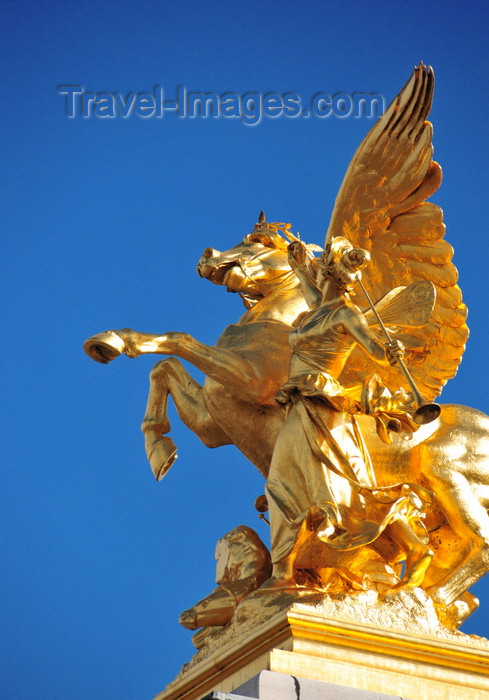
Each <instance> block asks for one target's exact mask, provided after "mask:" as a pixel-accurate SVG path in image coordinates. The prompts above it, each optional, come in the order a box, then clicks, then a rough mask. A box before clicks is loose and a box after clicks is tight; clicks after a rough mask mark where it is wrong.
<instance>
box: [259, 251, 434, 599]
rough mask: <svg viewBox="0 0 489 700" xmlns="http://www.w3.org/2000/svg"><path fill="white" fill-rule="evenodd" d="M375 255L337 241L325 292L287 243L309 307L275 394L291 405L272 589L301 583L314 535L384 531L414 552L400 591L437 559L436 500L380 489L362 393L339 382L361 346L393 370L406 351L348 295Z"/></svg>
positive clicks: (331, 538) (273, 482) (272, 500)
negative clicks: (429, 515) (426, 515)
mask: <svg viewBox="0 0 489 700" xmlns="http://www.w3.org/2000/svg"><path fill="white" fill-rule="evenodd" d="M369 258H370V256H369V254H368V252H367V251H365V250H363V249H358V248H353V246H352V245H351V244H350V243H349V241H347V240H346V239H344V238H335V239H333V241H332V243H331V244H330V246H329V250H327V251H325V253H324V254H323V256H322V257H321V259H320V266H321V272H322V278H323V279H322V292H321V291H319V289H318V288H317V287H316V286H315V285H314V283H313V282H312V280H311V278H310V277H309V275H308V273H307V264H306V261H307V254H306V248H305V246H304V244H303V243H301V242H300V241H294V242H293V243H291V244H290V246H289V259H290V263H291V265H292V267H293V269H294V271H295V273H296V275H297V276H298V277H299V279H300V280H301V283H302V286H303V290H304V294H305V297H306V300H307V302H308V305H309V307H310V308H311V310H310V311H309V312H308V313H307V314H306V315H305V317H304V318H303V319H302V322H301V324H300V326H299V327H298V328H297V329H296V330H295V331H293V332H292V333H291V334H290V343H291V345H292V359H291V364H290V371H289V379H288V381H287V382H286V384H284V385H283V386H282V388H281V389H280V391H279V393H278V395H277V400H278V401H279V402H281V403H284V404H286V406H287V418H286V420H285V423H284V425H283V428H282V430H281V432H280V435H279V438H278V441H277V443H276V447H275V450H274V454H273V458H272V463H271V468H270V473H269V477H268V481H267V486H266V490H267V498H268V504H269V511H270V525H271V542H272V562H273V576H272V579H271V582H270V583H271V585H282V584H284V583H286V584H287V583H294V560H295V558H296V556H297V554H298V551H299V549H300V547H301V545H302V544H304V543H305V542H306V541H307V540H308V538H310V537H311V536H316V537H317V538H319V540H321V541H322V542H324V543H325V544H326V545H327V546H328V547H329V548H331V549H335V550H343V551H347V550H352V549H355V548H358V547H363V546H366V545H368V544H370V543H372V542H374V541H375V540H376V539H377V538H378V537H379V535H380V534H381V533H382V532H385V533H386V534H387V535H388V536H389V537H390V539H391V540H393V541H394V542H395V543H396V544H397V545H398V547H400V548H401V549H402V550H403V552H404V553H405V555H406V566H405V573H404V576H403V577H402V579H401V581H400V582H399V583H398V584H397V586H398V587H401V586H412V587H414V586H418V585H420V584H421V582H422V580H423V578H424V575H425V572H426V569H427V568H428V566H429V564H430V562H431V559H432V556H433V553H432V552H431V550H429V549H428V548H427V547H426V546H425V544H424V543H423V541H422V540H424V539H425V536H426V539H427V533H426V530H425V529H424V525H423V523H422V518H423V510H424V509H426V507H427V505H428V504H429V501H430V498H431V495H432V494H431V493H430V492H428V491H426V489H423V488H422V487H420V486H417V485H415V484H396V485H393V486H389V487H377V485H376V483H375V473H374V470H373V468H372V464H371V463H370V459H369V455H368V452H367V449H366V447H365V444H364V442H363V439H362V436H361V434H360V431H359V429H358V426H357V424H356V422H355V418H354V414H355V413H359V412H361V411H362V410H363V411H365V410H366V407H365V404H363V406H362V387H358V388H354V389H346V388H344V387H342V386H341V385H340V384H339V382H338V377H339V376H340V374H341V372H342V370H343V368H344V366H345V363H346V362H347V361H348V357H349V355H350V354H351V352H352V350H353V349H354V347H355V346H356V345H357V344H358V345H360V346H361V348H362V349H363V350H364V351H365V352H366V353H367V354H368V355H369V356H370V357H371V358H373V359H374V360H376V361H377V362H378V363H380V364H387V363H390V364H394V363H395V361H396V358H397V357H402V356H403V355H404V348H403V346H402V344H401V343H400V342H398V341H392V342H391V343H388V344H386V345H384V344H382V343H381V342H380V341H379V340H378V339H377V338H376V337H375V335H374V334H373V333H372V332H371V331H370V328H369V326H368V324H367V321H366V320H365V317H364V315H363V313H362V312H361V311H360V309H359V308H358V307H357V306H355V304H353V303H352V301H351V300H350V298H349V292H350V291H351V290H352V288H353V286H354V284H355V282H356V281H357V279H358V276H359V275H360V274H361V273H360V270H361V269H362V268H363V267H365V265H367V263H368V261H369ZM366 394H367V392H364V397H365V395H366ZM363 401H365V398H364V399H363ZM369 412H370V411H369ZM324 566H327V564H324Z"/></svg>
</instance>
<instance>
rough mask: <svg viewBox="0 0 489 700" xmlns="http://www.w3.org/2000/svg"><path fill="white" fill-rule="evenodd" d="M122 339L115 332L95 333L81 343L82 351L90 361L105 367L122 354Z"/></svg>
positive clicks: (123, 346)
mask: <svg viewBox="0 0 489 700" xmlns="http://www.w3.org/2000/svg"><path fill="white" fill-rule="evenodd" d="M124 348H125V342H124V338H123V337H122V336H121V335H119V333H116V332H115V331H105V332H104V333H97V335H92V337H91V338H89V339H88V340H86V341H85V342H84V343H83V349H84V350H85V352H86V353H87V355H88V356H89V357H91V358H92V360H95V362H101V363H102V364H104V365H106V364H108V363H109V362H111V361H112V360H114V359H115V358H116V357H119V355H120V354H121V353H122V352H124Z"/></svg>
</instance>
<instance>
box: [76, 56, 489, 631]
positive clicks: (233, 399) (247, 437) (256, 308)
mask: <svg viewBox="0 0 489 700" xmlns="http://www.w3.org/2000/svg"><path fill="white" fill-rule="evenodd" d="M432 95H433V73H432V71H431V69H428V68H426V67H425V66H423V65H422V64H420V66H418V67H417V68H415V70H414V72H413V75H412V76H411V78H410V80H409V81H408V83H407V84H406V86H405V87H404V88H403V90H402V91H401V92H400V93H399V95H398V96H397V97H396V99H395V100H394V101H393V102H392V104H391V105H390V106H389V108H388V109H387V110H386V112H385V114H384V115H383V116H382V117H381V118H380V119H379V120H378V121H377V122H376V124H375V125H374V126H373V128H372V129H371V130H370V132H369V133H368V134H367V136H366V138H365V139H364V141H363V142H362V144H361V145H360V147H359V149H358V150H357V152H356V154H355V156H354V157H353V160H352V162H351V164H350V166H349V168H348V170H347V173H346V175H345V178H344V181H343V184H342V186H341V188H340V191H339V193H338V196H337V199H336V203H335V207H334V211H333V214H332V218H331V222H330V225H329V228H328V232H327V235H326V240H325V244H324V247H320V246H318V245H314V244H310V245H306V244H304V243H303V242H301V241H300V240H299V239H298V237H296V236H295V235H294V234H293V233H292V231H291V227H290V225H288V224H281V223H268V222H267V221H266V220H265V216H264V215H263V213H262V214H261V215H260V218H259V220H258V222H257V224H256V225H255V226H254V228H253V230H252V231H251V233H249V234H247V235H246V236H245V237H244V238H243V239H242V240H241V241H240V242H239V243H238V244H237V245H236V246H234V247H233V248H231V249H230V250H228V251H225V252H220V251H217V250H214V249H213V248H206V249H205V250H204V252H203V254H202V256H201V258H200V260H199V262H198V265H197V271H198V273H199V275H200V276H201V277H204V278H205V279H208V280H210V281H211V282H213V283H214V284H218V285H223V286H225V287H227V288H228V289H230V290H232V291H235V292H238V293H239V294H240V296H241V297H242V299H243V302H244V305H245V307H246V311H245V313H244V315H243V316H242V317H241V318H240V319H239V320H238V322H237V323H236V324H233V325H231V326H229V327H228V328H226V329H225V330H224V331H223V333H222V335H221V336H220V338H219V339H218V341H217V343H216V345H215V346H214V347H211V346H207V345H204V344H202V343H200V342H199V341H197V340H196V339H194V338H193V337H191V336H190V335H188V334H186V333H181V332H168V333H163V334H160V335H158V334H148V333H140V332H137V331H134V330H131V329H122V330H111V331H106V332H103V333H99V334H97V335H95V336H93V337H92V338H90V339H88V340H87V341H86V343H85V350H86V352H87V353H88V354H89V355H90V357H92V358H93V359H94V360H97V361H99V362H104V363H107V362H109V361H112V360H113V359H114V358H116V357H117V356H119V355H120V354H126V355H127V356H128V357H131V358H133V357H137V356H139V355H141V354H146V353H154V354H159V355H168V356H170V357H168V358H167V359H163V360H161V361H160V362H158V363H157V364H156V365H155V367H154V368H153V370H152V372H151V376H150V391H149V397H148V404H147V409H146V414H145V416H144V420H143V424H142V431H143V434H144V439H145V449H146V453H147V456H148V460H149V462H150V464H151V468H152V470H153V473H154V475H155V477H156V479H158V480H160V479H162V478H163V476H164V475H165V473H166V471H167V470H168V469H169V467H170V466H171V465H172V463H173V462H174V460H175V458H176V454H177V448H176V446H175V445H174V443H173V441H172V439H171V437H170V436H169V432H170V425H169V421H168V417H167V412H166V406H167V400H168V397H169V396H171V397H172V399H173V400H174V402H175V405H176V408H177V412H178V415H179V416H180V418H181V419H182V421H183V422H184V423H185V424H186V425H187V427H188V428H189V429H190V430H192V431H193V432H194V433H195V434H196V435H197V436H198V437H199V438H200V439H201V440H202V442H203V443H204V444H205V445H207V446H208V447H219V446H221V445H227V444H233V445H235V446H236V447H238V449H239V450H241V452H242V453H243V454H244V455H245V456H246V457H247V458H248V459H249V460H250V461H251V462H252V463H253V464H254V465H255V466H256V467H257V468H258V469H259V471H260V472H261V474H263V476H264V477H265V479H268V481H267V493H268V507H269V516H270V519H271V534H272V548H271V549H272V551H271V555H272V561H273V562H274V572H273V577H272V579H271V580H270V581H267V582H265V583H264V584H263V585H261V584H260V585H261V588H259V589H258V591H257V592H255V593H253V595H260V591H262V593H261V595H266V592H267V590H274V589H275V588H276V585H277V582H281V583H282V584H283V585H287V586H289V587H292V589H293V588H294V587H296V588H297V590H299V589H316V590H320V591H323V592H324V594H325V595H328V594H332V593H334V592H335V591H342V592H346V593H348V591H354V590H358V589H362V588H365V587H369V586H371V587H374V588H377V589H378V590H380V591H381V593H382V595H388V594H389V593H392V592H394V591H396V590H398V589H399V588H400V587H405V586H407V587H416V586H419V587H421V588H423V589H424V590H425V591H426V592H427V593H428V595H429V596H430V597H431V599H432V600H433V601H434V603H435V604H436V606H437V610H438V613H439V615H440V619H442V620H443V622H444V624H446V625H447V626H448V627H452V628H455V627H457V626H458V625H459V624H461V622H462V621H463V620H464V619H465V618H466V617H467V615H469V614H470V613H471V612H472V611H473V610H474V609H475V608H476V607H477V600H476V599H475V598H474V596H472V595H471V594H470V593H469V592H468V589H469V587H470V586H471V585H472V584H473V583H474V582H475V581H477V580H478V579H479V578H480V577H481V576H483V575H484V574H485V573H486V572H487V571H488V570H489V515H488V508H489V498H487V497H486V494H487V492H488V490H487V486H489V468H488V466H489V448H488V445H489V441H488V436H489V417H487V416H485V415H484V414H482V413H480V412H479V411H476V410H475V409H471V408H466V407H464V406H458V405H442V407H441V413H440V415H439V416H437V413H436V412H435V413H433V412H432V411H431V409H430V411H428V413H427V415H429V418H428V419H427V420H426V421H425V420H417V413H416V412H417V409H418V408H419V403H420V401H419V397H422V399H423V400H424V402H426V403H428V404H430V406H431V403H430V402H432V401H433V400H434V399H435V398H436V396H438V394H439V393H440V391H441V389H442V388H443V386H444V385H445V383H446V382H447V381H448V380H449V379H450V378H452V377H453V376H454V375H455V373H456V371H457V367H458V365H459V363H460V360H461V358H462V355H463V352H464V349H465V343H466V340H467V338H468V328H467V325H466V314H467V310H466V307H465V305H464V304H463V302H462V297H461V292H460V289H459V287H458V286H457V271H456V268H455V267H454V265H453V264H452V262H451V260H452V255H453V251H452V248H451V246H450V245H449V244H448V243H446V242H445V241H444V234H445V227H444V224H443V216H442V211H441V209H440V208H439V207H438V206H437V205H435V204H433V203H431V202H428V201H426V200H427V199H428V197H430V196H431V195H432V194H433V193H434V192H436V190H437V189H438V187H439V186H440V183H441V169H440V166H439V165H438V164H437V163H436V162H435V161H433V159H432V152H433V147H432V127H431V124H430V123H429V122H428V121H426V119H427V116H428V113H429V111H430V107H431V102H432ZM315 253H321V255H320V256H317V255H315ZM360 275H361V285H362V286H363V288H364V290H365V291H366V292H367V294H368V297H369V298H370V299H371V300H373V302H374V305H375V313H373V312H372V311H371V309H369V305H368V303H367V300H366V298H365V296H364V293H363V290H362V289H361V287H360ZM377 313H378V314H380V317H381V322H382V323H383V324H385V326H386V327H387V328H388V329H389V334H390V335H391V337H392V341H391V342H387V341H386V340H385V339H384V338H383V336H382V332H381V329H380V328H379V322H378V319H377V318H376V314H377ZM290 343H292V346H293V348H294V349H292V348H291V344H290ZM177 358H181V359H184V360H187V361H189V362H190V363H191V364H192V365H194V366H195V367H196V368H198V369H199V370H201V371H202V372H204V374H205V375H206V381H205V384H204V386H200V385H199V384H198V383H197V382H196V381H195V380H194V379H193V378H192V377H191V376H190V375H189V374H188V372H187V371H186V370H185V369H184V367H183V365H182V364H181V363H180V361H179V359H177ZM399 359H403V361H404V363H405V365H406V367H407V371H408V372H409V379H406V374H405V373H404V372H403V371H401V370H400V367H399V364H398V360H399ZM413 385H414V387H415V389H416V391H415V393H416V392H417V393H418V398H417V400H416V396H413ZM418 415H419V414H418ZM431 418H433V420H431ZM331 436H333V438H334V439H332V438H331ZM291 442H293V443H294V454H293V456H292V457H291V454H292V451H291V450H292V448H291V444H290V443H291ZM288 457H289V458H288ZM288 485H291V486H290V488H289V486H288ZM292 488H293V490H294V494H293V497H292V496H291V493H290V489H292ZM285 492H287V493H285ZM284 494H285V495H284ZM265 507H266V506H264V508H265ZM264 508H263V509H264ZM403 562H404V563H403ZM216 595H217V596H218V597H219V596H221V595H224V596H225V597H229V596H228V594H227V593H225V594H223V593H222V591H219V593H218V594H216ZM233 606H234V603H233V604H231V605H230V604H229V601H228V603H227V608H226V610H227V612H226V613H223V612H222V611H221V613H222V614H221V613H219V611H218V612H215V617H214V618H213V619H214V620H215V621H217V622H215V623H212V622H211V623H208V624H211V625H212V624H217V625H219V624H222V621H223V620H225V621H226V620H228V617H226V615H228V613H229V614H231V615H232V612H233V610H234V607H233ZM229 611H230V612H229ZM187 621H188V620H187ZM192 624H193V623H192Z"/></svg>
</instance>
